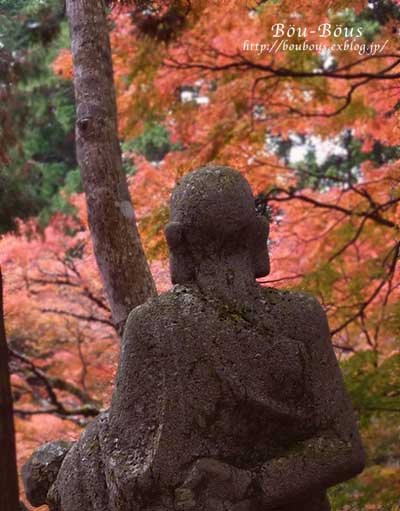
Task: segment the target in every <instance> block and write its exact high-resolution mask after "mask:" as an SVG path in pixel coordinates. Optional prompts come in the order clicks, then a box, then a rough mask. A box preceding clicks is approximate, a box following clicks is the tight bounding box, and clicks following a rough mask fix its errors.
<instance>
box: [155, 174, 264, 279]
mask: <svg viewBox="0 0 400 511" xmlns="http://www.w3.org/2000/svg"><path fill="white" fill-rule="evenodd" d="M268 232H269V227H268V221H267V219H266V218H264V217H263V216H260V215H258V214H257V212H256V209H255V203H254V197H253V194H252V191H251V188H250V186H249V183H248V182H247V181H246V179H245V178H244V177H243V176H242V175H241V174H240V173H239V172H237V171H235V170H233V169H231V168H229V167H223V166H211V165H210V166H206V167H202V168H200V169H198V170H195V171H193V172H191V173H189V174H187V175H186V176H185V177H184V178H183V179H182V180H181V181H180V182H179V183H178V184H177V185H176V187H175V189H174V191H173V192H172V196H171V203H170V223H169V224H168V225H167V227H166V231H165V233H166V238H167V242H168V246H169V249H170V266H171V278H172V282H173V283H174V284H176V283H183V282H188V281H191V280H194V279H195V275H196V268H197V267H199V266H200V263H204V261H207V262H209V264H213V260H215V257H217V258H218V260H222V261H223V260H224V258H228V257H229V256H232V255H234V256H240V255H243V257H246V258H247V259H248V260H250V261H251V266H252V273H253V275H254V277H256V278H257V277H263V276H265V275H267V274H268V272H269V258H268V249H267V240H268Z"/></svg>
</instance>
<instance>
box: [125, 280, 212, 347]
mask: <svg viewBox="0 0 400 511" xmlns="http://www.w3.org/2000/svg"><path fill="white" fill-rule="evenodd" d="M202 312H203V307H202V302H201V300H200V299H199V298H198V296H197V295H196V293H194V292H193V290H192V289H191V288H190V287H186V286H183V285H175V286H174V287H173V288H172V289H170V290H169V291H167V292H165V293H162V294H160V295H158V296H155V297H153V298H150V299H149V300H147V301H146V302H145V303H143V304H142V305H139V306H138V307H135V308H134V309H133V310H132V311H131V312H130V314H129V316H128V320H127V322H126V326H125V332H124V338H125V337H127V336H131V335H132V334H135V335H137V334H139V333H140V334H142V333H145V334H146V336H147V337H149V336H152V334H155V333H157V332H159V331H160V329H163V328H167V329H168V330H170V329H171V328H173V327H174V326H175V325H179V324H181V323H182V322H186V321H187V320H188V319H190V318H191V319H193V318H194V317H196V316H197V315H200V314H201V313H202Z"/></svg>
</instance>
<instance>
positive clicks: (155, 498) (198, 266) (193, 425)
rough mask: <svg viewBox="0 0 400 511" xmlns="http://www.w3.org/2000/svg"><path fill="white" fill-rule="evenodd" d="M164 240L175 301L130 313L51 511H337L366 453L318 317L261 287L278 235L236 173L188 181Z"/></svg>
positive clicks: (211, 170) (169, 297)
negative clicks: (104, 407) (333, 510)
mask: <svg viewBox="0 0 400 511" xmlns="http://www.w3.org/2000/svg"><path fill="white" fill-rule="evenodd" d="M166 237H167V241H168V244H169V247H170V264H171V275H172V281H173V283H174V284H175V286H174V287H173V289H172V290H171V291H169V292H167V293H165V294H163V295H161V296H159V297H157V298H154V299H151V300H149V301H148V302H146V303H145V304H144V305H141V306H139V307H137V308H135V309H134V310H133V311H132V312H131V314H130V316H129V319H128V322H127V325H126V330H125V335H124V338H123V342H122V346H121V353H120V360H119V367H118V374H117V381H116V386H115V390H114V394H113V398H112V403H111V407H110V410H109V412H108V413H107V414H103V415H102V416H100V417H98V418H97V419H96V420H94V421H93V422H92V423H91V424H90V425H89V427H88V428H87V429H86V430H85V432H84V433H83V434H82V435H81V437H80V439H79V441H78V442H77V443H76V444H74V445H73V447H72V448H71V449H70V450H69V452H68V454H67V456H66V457H65V459H64V461H63V464H62V466H61V469H60V471H59V473H58V477H57V479H56V481H55V483H54V484H53V486H52V488H51V489H50V491H49V493H48V495H47V500H48V503H49V505H50V509H52V510H53V511H172V510H194V511H268V510H271V511H272V510H274V511H328V510H329V509H330V505H329V502H328V499H327V497H326V489H327V488H328V487H329V486H332V485H334V484H337V483H339V482H341V481H343V480H346V479H348V478H351V477H353V476H355V475H356V474H357V473H358V472H360V471H361V470H362V468H363V464H364V453H363V449H362V446H361V442H360V438H359V435H358V431H357V426H356V421H355V417H354V413H353V410H352V407H351V403H350V401H349V398H348V396H347V394H346V392H345V389H344V385H343V381H342V376H341V373H340V369H339V367H338V364H337V361H336V358H335V354H334V352H333V349H332V345H331V343H330V337H329V329H328V324H327V320H326V316H325V314H324V312H323V310H322V308H321V306H320V305H319V304H318V303H317V302H316V300H314V299H313V298H312V297H311V296H308V295H306V294H302V293H292V292H287V291H280V290H279V291H278V290H275V289H272V288H263V287H261V286H259V285H258V284H257V283H256V281H255V277H260V276H263V275H266V274H267V273H268V271H269V261H268V253H267V237H268V224H267V222H266V219H265V218H264V217H260V216H257V214H256V210H255V208H254V200H253V197H252V194H251V190H250V187H249V185H248V183H247V182H246V181H245V179H244V178H243V177H242V176H241V175H240V174H239V173H237V172H235V171H233V170H231V169H229V168H226V167H205V168H202V169H199V170H198V171H196V172H193V173H191V174H189V175H188V176H186V177H185V178H183V179H182V181H181V182H180V184H179V185H178V186H177V187H176V189H175V191H174V192H173V195H172V199H171V222H170V224H169V225H168V226H167V229H166Z"/></svg>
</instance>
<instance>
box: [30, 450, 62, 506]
mask: <svg viewBox="0 0 400 511" xmlns="http://www.w3.org/2000/svg"><path fill="white" fill-rule="evenodd" d="M70 447H71V443H70V442H65V441H63V440H58V441H56V442H48V443H46V444H43V445H41V446H40V447H39V449H37V450H36V451H35V452H34V453H33V454H32V456H31V457H30V459H29V460H28V461H27V462H26V463H25V465H24V466H23V467H22V478H23V481H24V486H25V493H26V496H27V498H28V500H29V502H30V503H31V504H32V505H33V506H42V505H43V504H45V503H46V495H47V492H48V491H49V489H50V486H51V485H52V484H53V483H54V481H55V480H56V477H57V474H58V471H59V469H60V466H61V463H62V461H63V459H64V458H65V455H66V454H67V452H68V450H69V449H70ZM21 506H23V504H22V503H21ZM21 509H26V508H24V507H21Z"/></svg>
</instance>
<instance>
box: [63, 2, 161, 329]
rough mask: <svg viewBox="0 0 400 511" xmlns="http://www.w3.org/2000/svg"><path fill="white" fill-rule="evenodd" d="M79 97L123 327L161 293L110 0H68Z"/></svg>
mask: <svg viewBox="0 0 400 511" xmlns="http://www.w3.org/2000/svg"><path fill="white" fill-rule="evenodd" d="M66 7H67V15H68V21H69V27H70V33H71V47H72V57H73V62H74V86H75V100H76V108H77V115H76V132H75V133H76V150H77V158H78V163H79V167H80V169H81V176H82V181H83V186H84V190H85V194H86V201H87V208H88V220H89V228H90V233H91V237H92V241H93V247H94V253H95V257H96V260H97V264H98V267H99V269H100V273H101V276H102V279H103V283H104V287H105V290H106V293H107V297H108V300H109V303H110V307H111V311H112V317H113V321H114V323H115V325H116V327H117V329H118V331H119V332H120V333H122V331H123V327H124V324H125V321H126V319H127V317H128V314H129V312H130V311H131V310H132V309H133V308H134V307H136V306H137V305H140V304H141V303H143V302H145V301H146V300H147V299H148V298H149V297H150V296H152V295H153V294H155V293H156V291H155V285H154V281H153V279H152V276H151V273H150V270H149V266H148V264H147V261H146V257H145V255H144V251H143V248H142V244H141V241H140V237H139V233H138V230H137V226H136V219H135V213H134V209H133V205H132V201H131V198H130V195H129V191H128V186H127V182H126V177H125V175H124V173H123V170H122V159H121V149H120V145H119V140H118V128H117V112H116V102H115V89H114V81H113V69H112V60H111V48H110V40H109V28H108V23H107V15H106V6H105V2H104V0H67V1H66Z"/></svg>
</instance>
